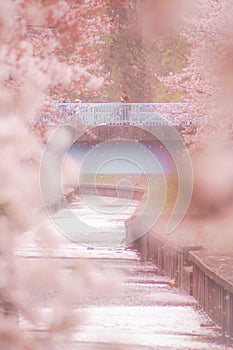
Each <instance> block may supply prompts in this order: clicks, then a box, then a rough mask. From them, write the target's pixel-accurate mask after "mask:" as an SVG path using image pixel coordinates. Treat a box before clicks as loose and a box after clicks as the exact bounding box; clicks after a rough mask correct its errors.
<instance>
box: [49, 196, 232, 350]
mask: <svg viewBox="0 0 233 350" xmlns="http://www.w3.org/2000/svg"><path fill="white" fill-rule="evenodd" d="M136 206H137V202H135V201H130V203H129V202H128V201H127V200H125V199H120V200H119V199H117V200H116V199H110V198H102V200H101V201H99V200H98V199H97V198H95V197H88V198H87V197H86V198H85V200H81V199H78V198H76V200H75V201H74V202H73V203H72V204H71V206H70V208H69V209H64V210H61V211H58V212H57V213H56V214H54V215H53V217H52V219H53V221H54V223H55V225H57V228H59V229H60V230H61V231H63V232H65V235H66V236H68V238H69V239H71V240H72V241H73V243H72V244H71V245H72V250H75V252H76V253H75V255H76V256H77V257H79V258H80V259H82V260H87V261H88V262H91V263H93V264H94V266H95V268H97V269H98V271H99V274H100V277H102V278H106V279H107V280H106V283H105V285H106V286H107V287H109V290H110V292H109V293H106V291H105V290H101V289H100V290H99V291H98V292H97V293H94V294H92V295H91V296H90V295H89V296H87V297H86V298H84V300H83V302H82V304H81V305H80V306H79V307H78V309H77V311H79V310H80V311H82V312H83V311H85V315H86V317H85V318H84V319H83V322H82V324H81V325H80V327H79V328H78V329H77V331H76V333H75V335H74V336H73V338H72V344H73V349H81V350H90V349H97V350H100V349H101V350H113V349H123V350H124V349H125V350H128V349H142V350H144V349H145V350H146V349H148V350H151V349H166V350H178V349H179V350H183V349H190V350H191V349H193V350H194V349H195V350H201V349H203V350H204V349H213V350H220V349H226V347H225V345H224V344H223V341H222V340H221V335H220V333H219V331H218V329H217V328H215V326H214V324H213V323H212V322H211V320H210V319H209V318H208V317H207V316H206V315H205V314H204V313H203V311H202V310H201V309H200V308H199V306H198V304H197V302H196V301H195V300H194V298H192V297H191V296H189V295H187V294H186V293H185V292H182V291H180V290H179V289H178V288H176V287H175V286H172V285H171V284H170V281H169V279H168V278H167V277H165V276H163V275H162V274H160V272H159V270H158V269H157V268H156V266H153V265H152V264H150V263H146V262H141V261H140V259H139V256H138V255H137V253H136V252H134V251H131V250H127V248H126V245H125V228H124V220H125V219H127V218H128V217H129V216H131V215H132V213H133V211H134V210H135V208H136ZM97 208H98V209H97Z"/></svg>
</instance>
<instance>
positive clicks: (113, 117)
mask: <svg viewBox="0 0 233 350" xmlns="http://www.w3.org/2000/svg"><path fill="white" fill-rule="evenodd" d="M53 106H54V109H55V110H57V111H59V112H62V113H63V114H65V115H66V117H67V120H68V119H69V118H74V117H77V118H79V119H80V120H81V121H82V122H83V123H84V124H85V125H128V124H129V125H174V124H177V123H179V119H180V118H181V116H184V114H185V113H187V110H188V105H187V104H183V103H128V104H127V103H59V104H54V105H53Z"/></svg>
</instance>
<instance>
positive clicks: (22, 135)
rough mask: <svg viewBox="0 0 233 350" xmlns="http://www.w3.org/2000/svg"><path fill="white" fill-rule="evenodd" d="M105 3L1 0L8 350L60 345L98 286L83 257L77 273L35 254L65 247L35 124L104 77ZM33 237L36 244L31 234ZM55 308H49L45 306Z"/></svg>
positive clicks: (2, 337)
mask: <svg viewBox="0 0 233 350" xmlns="http://www.w3.org/2000/svg"><path fill="white" fill-rule="evenodd" d="M103 5H104V1H98V0H90V1H72V0H70V1H65V0H47V1H42V0H40V1H27V0H17V1H4V0H0V27H1V31H0V37H1V48H0V85H1V94H0V138H1V149H0V157H1V162H2V166H1V169H0V181H1V193H0V228H1V237H0V249H1V255H0V274H1V282H0V348H1V349H17V350H20V349H45V348H46V349H55V348H56V349H57V345H58V343H59V344H60V342H65V341H66V340H67V339H70V337H71V333H72V329H73V328H74V325H76V324H77V323H79V321H80V319H78V318H77V317H76V316H75V314H74V311H73V306H74V305H78V303H79V300H80V298H82V296H84V295H85V294H86V293H87V292H88V289H89V288H93V287H94V285H95V284H96V283H97V284H98V282H97V281H96V280H95V279H93V278H92V276H93V270H92V269H90V268H89V267H88V266H80V265H75V264H74V265H73V269H71V270H70V271H69V272H67V271H64V270H63V269H61V267H59V266H60V264H57V263H56V262H54V261H53V262H52V261H50V259H46V262H44V261H45V260H43V259H42V260H41V259H39V260H38V259H30V260H28V259H27V257H25V249H26V247H28V244H29V247H31V248H30V249H34V248H35V247H34V248H33V244H36V248H35V249H36V251H38V252H40V254H41V256H47V257H48V258H49V256H50V254H53V251H54V249H58V248H61V247H63V245H64V241H63V240H62V239H61V240H59V239H57V238H56V237H57V235H56V233H55V236H54V233H53V231H54V229H53V228H52V227H51V225H50V224H49V223H48V222H47V218H46V216H45V215H44V213H43V210H42V201H41V197H40V186H39V166H40V164H39V161H40V158H41V155H42V152H43V148H42V147H41V146H42V145H41V142H40V141H39V140H38V138H37V137H36V136H35V135H34V134H33V133H32V132H31V130H30V128H29V127H28V125H29V124H30V122H31V121H32V120H33V118H34V116H35V115H36V114H37V113H38V112H39V111H40V110H41V106H42V104H43V103H44V101H46V102H51V101H54V99H57V97H58V96H59V97H60V96H62V98H66V96H65V95H63V93H64V91H65V88H64V87H66V86H69V85H70V86H71V87H73V90H74V91H75V93H76V92H77V93H79V92H80V91H82V89H83V88H84V86H86V85H87V86H88V87H89V88H96V86H97V85H98V84H99V83H100V81H99V78H98V71H97V78H96V77H94V76H93V73H94V71H96V68H97V66H98V57H97V55H94V53H93V50H94V49H96V47H97V46H96V45H99V44H101V36H100V31H101V32H104V31H108V30H109V28H108V24H107V21H106V18H105V15H104V13H103ZM93 44H95V45H93ZM85 88H86V87H85ZM48 92H49V93H50V95H49V97H48ZM52 170H53V169H51V171H52ZM25 232H27V234H26V233H25ZM28 235H29V237H31V236H33V237H34V239H33V242H31V241H30V242H29V243H28V242H27V237H28ZM31 244H32V245H31ZM20 246H21V249H20ZM30 249H29V251H28V252H30ZM101 286H102V282H100V283H99V288H101ZM45 307H46V308H49V310H50V311H49V314H44V312H42V311H43V310H44V309H45ZM22 319H24V320H25V322H28V324H29V325H30V327H31V329H32V330H36V329H38V328H40V326H41V323H42V324H43V322H44V320H45V319H47V326H46V327H47V332H44V333H43V334H41V335H40V336H38V335H37V333H36V332H29V333H28V331H25V329H24V327H23V326H22V324H21V321H20V320H22ZM30 327H29V328H30ZM64 346H65V347H66V348H68V345H64Z"/></svg>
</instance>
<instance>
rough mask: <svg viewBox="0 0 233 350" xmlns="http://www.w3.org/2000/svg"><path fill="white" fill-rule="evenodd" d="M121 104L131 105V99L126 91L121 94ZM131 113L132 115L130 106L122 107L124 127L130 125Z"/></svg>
mask: <svg viewBox="0 0 233 350" xmlns="http://www.w3.org/2000/svg"><path fill="white" fill-rule="evenodd" d="M121 103H130V97H129V96H128V94H127V92H126V91H125V90H124V91H122V94H121ZM129 113H130V106H122V118H123V125H127V124H129Z"/></svg>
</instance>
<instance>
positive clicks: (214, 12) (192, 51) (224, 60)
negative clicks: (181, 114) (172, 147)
mask: <svg viewBox="0 0 233 350" xmlns="http://www.w3.org/2000/svg"><path fill="white" fill-rule="evenodd" d="M232 14H233V4H232V2H231V1H229V0H221V1H214V0H204V1H197V2H196V4H195V8H193V11H192V12H191V13H190V15H188V16H186V17H185V18H184V19H183V22H182V25H181V26H180V35H182V37H183V38H184V40H186V42H187V43H188V45H189V53H188V57H187V60H188V62H187V66H186V67H185V68H184V69H183V71H182V73H181V74H170V75H169V76H168V77H163V78H161V80H162V81H163V82H164V83H166V84H167V85H168V86H170V87H171V88H172V89H175V90H181V91H182V92H183V100H184V101H186V102H189V103H190V104H191V106H192V109H191V113H190V118H191V119H193V120H195V119H197V118H199V117H203V118H205V123H203V124H202V125H200V127H199V133H198V134H197V139H196V141H198V140H199V143H201V142H202V143H203V144H204V143H205V141H207V143H208V142H209V139H212V140H213V141H214V140H217V139H219V140H220V139H226V138H228V137H229V136H231V133H232V123H231V111H232V97H231V91H232V84H233V79H232V72H233V70H232V63H231V61H232V52H233V46H232V35H233V25H232Z"/></svg>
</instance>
